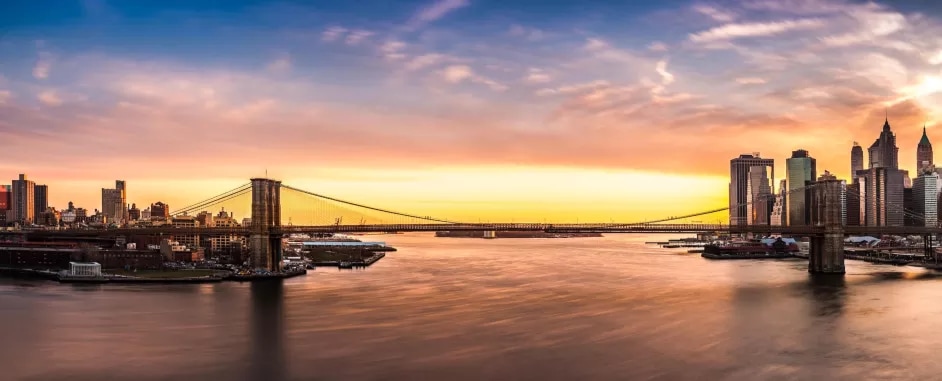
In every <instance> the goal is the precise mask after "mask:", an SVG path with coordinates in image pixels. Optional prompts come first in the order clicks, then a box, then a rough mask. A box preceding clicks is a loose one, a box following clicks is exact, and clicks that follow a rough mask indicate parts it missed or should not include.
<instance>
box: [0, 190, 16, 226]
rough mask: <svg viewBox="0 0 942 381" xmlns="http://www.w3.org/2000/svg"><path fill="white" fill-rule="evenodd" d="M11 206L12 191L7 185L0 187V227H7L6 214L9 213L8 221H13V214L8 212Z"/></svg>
mask: <svg viewBox="0 0 942 381" xmlns="http://www.w3.org/2000/svg"><path fill="white" fill-rule="evenodd" d="M12 205H13V190H12V189H11V188H10V186H9V185H0V227H4V226H7V213H10V220H12V219H13V213H12V212H11V211H10V210H11V209H12Z"/></svg>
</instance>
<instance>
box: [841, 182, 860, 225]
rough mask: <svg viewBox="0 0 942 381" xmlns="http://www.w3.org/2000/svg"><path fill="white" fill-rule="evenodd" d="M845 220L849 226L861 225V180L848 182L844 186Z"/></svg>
mask: <svg viewBox="0 0 942 381" xmlns="http://www.w3.org/2000/svg"><path fill="white" fill-rule="evenodd" d="M844 194H845V198H844V208H845V210H846V212H845V215H846V217H845V221H846V225H847V226H860V221H861V218H860V182H858V181H857V179H854V182H853V183H851V184H847V186H846V187H845V188H844Z"/></svg>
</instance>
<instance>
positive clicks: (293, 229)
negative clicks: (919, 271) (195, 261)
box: [0, 223, 942, 237]
mask: <svg viewBox="0 0 942 381" xmlns="http://www.w3.org/2000/svg"><path fill="white" fill-rule="evenodd" d="M276 229H280V230H272V231H271V232H272V233H283V234H293V233H302V234H303V233H308V234H309V233H378V232H435V231H492V230H493V231H545V232H547V233H609V234H612V233H713V232H729V233H756V234H782V235H793V236H812V235H818V234H823V233H824V227H823V226H761V225H732V226H731V225H724V224H544V223H494V224H488V223H478V224H375V225H313V226H282V227H281V228H276ZM843 230H844V234H846V235H873V236H881V235H926V234H942V228H933V227H914V226H892V227H891V226H845V227H844V228H843ZM251 232H252V229H251V228H250V227H219V228H193V227H172V226H161V227H147V228H116V229H64V230H20V231H0V234H29V235H30V236H36V237H42V236H56V237H91V236H99V237H101V236H119V235H193V234H199V235H209V236H224V235H243V236H245V235H249V234H251Z"/></svg>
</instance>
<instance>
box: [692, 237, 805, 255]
mask: <svg viewBox="0 0 942 381" xmlns="http://www.w3.org/2000/svg"><path fill="white" fill-rule="evenodd" d="M798 251H799V249H798V245H797V244H795V243H786V242H785V241H783V240H782V239H781V238H778V239H776V240H775V241H774V242H772V244H771V245H766V244H764V243H762V242H761V241H759V240H750V241H734V242H729V243H714V244H709V245H706V246H704V247H703V254H702V256H703V257H704V258H710V259H753V258H787V257H791V256H794V254H795V253H798Z"/></svg>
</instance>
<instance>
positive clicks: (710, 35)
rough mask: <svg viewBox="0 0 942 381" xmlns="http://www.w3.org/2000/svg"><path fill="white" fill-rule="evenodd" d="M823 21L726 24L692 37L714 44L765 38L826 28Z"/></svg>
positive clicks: (693, 39) (691, 38)
mask: <svg viewBox="0 0 942 381" xmlns="http://www.w3.org/2000/svg"><path fill="white" fill-rule="evenodd" d="M824 25H825V23H824V21H823V20H821V19H796V20H784V21H773V22H761V23H759V22H757V23H743V24H726V25H723V26H719V27H716V28H712V29H709V30H705V31H702V32H699V33H693V34H691V35H690V40H691V41H693V42H712V41H719V40H732V39H737V38H744V37H763V36H771V35H776V34H780V33H785V32H789V31H796V30H807V29H815V28H820V27H822V26H824Z"/></svg>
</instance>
